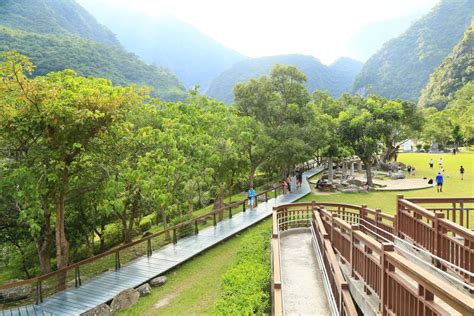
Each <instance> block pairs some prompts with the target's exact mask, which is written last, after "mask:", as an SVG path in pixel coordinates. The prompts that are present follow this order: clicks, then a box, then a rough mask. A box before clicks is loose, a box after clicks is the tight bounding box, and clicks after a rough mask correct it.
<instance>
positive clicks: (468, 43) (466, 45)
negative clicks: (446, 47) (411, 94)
mask: <svg viewBox="0 0 474 316" xmlns="http://www.w3.org/2000/svg"><path fill="white" fill-rule="evenodd" d="M471 81H474V20H473V21H472V23H471V26H470V27H469V29H467V31H466V33H465V34H464V38H463V39H462V41H461V42H459V44H458V45H456V47H454V49H453V51H452V52H451V53H450V54H449V55H448V57H446V59H445V60H444V61H443V63H442V64H441V65H440V66H439V67H438V68H437V69H436V71H435V72H434V73H433V74H431V76H430V80H429V81H428V84H427V85H426V87H425V88H424V89H423V92H422V93H421V97H420V100H419V102H418V104H419V105H420V106H423V107H429V106H433V107H436V108H438V109H443V108H444V107H445V106H446V104H448V103H449V102H450V101H451V100H452V99H453V98H454V94H455V93H456V91H458V90H459V89H461V88H462V87H463V86H464V85H465V84H467V83H468V82H471Z"/></svg>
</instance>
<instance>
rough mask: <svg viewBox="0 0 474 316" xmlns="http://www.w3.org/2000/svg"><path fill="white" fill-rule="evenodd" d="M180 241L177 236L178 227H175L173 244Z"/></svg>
mask: <svg viewBox="0 0 474 316" xmlns="http://www.w3.org/2000/svg"><path fill="white" fill-rule="evenodd" d="M177 243H178V236H176V228H173V244H175V245H176V244H177Z"/></svg>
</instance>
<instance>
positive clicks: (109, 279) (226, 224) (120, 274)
mask: <svg viewBox="0 0 474 316" xmlns="http://www.w3.org/2000/svg"><path fill="white" fill-rule="evenodd" d="M322 170H323V168H322V167H319V168H315V169H311V170H309V171H307V172H305V173H304V174H303V175H304V178H305V179H306V177H312V176H313V175H315V174H317V173H319V172H321V171H322ZM293 180H294V179H293ZM292 187H293V188H294V187H295V186H294V183H293V186H292ZM310 192H311V188H310V186H309V183H308V181H306V180H304V181H303V184H302V187H301V189H299V190H298V191H294V193H290V194H286V195H280V196H278V197H277V198H276V199H275V198H272V199H269V200H268V202H260V204H258V206H257V207H256V208H255V209H253V210H247V212H244V213H242V212H240V213H238V214H235V215H234V216H233V217H232V218H231V219H226V220H224V221H222V222H219V223H218V224H217V225H216V226H211V227H208V228H205V229H203V230H201V231H200V232H199V234H198V235H194V236H189V237H185V238H182V239H179V240H178V243H177V244H176V245H173V244H170V245H167V246H165V247H163V248H161V249H160V250H158V251H155V252H154V253H153V254H152V256H151V257H150V258H148V257H146V256H144V257H142V258H139V259H137V260H134V261H132V262H131V263H129V264H127V265H124V266H122V268H121V269H120V270H117V271H111V272H106V273H104V274H102V275H100V276H98V277H96V278H93V279H92V280H90V281H89V282H87V283H84V284H83V285H82V286H80V287H77V288H71V289H67V290H65V291H63V292H60V293H58V294H55V295H53V296H50V297H48V298H47V299H45V300H44V302H43V303H41V304H39V305H29V306H24V307H20V308H18V309H15V310H4V311H0V315H1V316H5V315H80V314H82V313H84V312H87V311H88V310H90V309H92V308H94V307H96V306H98V305H100V304H102V303H105V302H108V301H110V300H111V299H113V298H114V296H115V295H117V294H118V293H120V292H121V291H123V290H125V289H128V288H133V287H137V286H139V285H140V284H142V283H145V282H147V281H148V280H150V279H152V278H154V277H156V276H158V275H162V274H164V273H165V272H167V271H168V270H170V269H172V268H174V267H176V266H178V265H179V264H181V263H183V262H184V261H186V260H188V259H190V258H192V257H194V256H195V255H197V254H199V253H201V252H203V251H204V250H206V249H208V248H210V247H212V246H214V245H215V244H217V243H219V242H221V241H223V240H225V239H227V238H229V237H231V236H232V235H235V234H236V233H238V232H240V231H242V230H244V229H245V228H247V227H249V226H252V225H254V224H256V223H258V222H260V221H261V220H263V219H264V218H266V217H268V216H270V215H271V214H272V209H273V207H274V206H278V205H281V204H286V203H292V202H294V201H296V200H298V199H300V198H302V197H304V196H305V195H307V194H308V193H310Z"/></svg>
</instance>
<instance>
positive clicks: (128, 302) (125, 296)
mask: <svg viewBox="0 0 474 316" xmlns="http://www.w3.org/2000/svg"><path fill="white" fill-rule="evenodd" d="M139 298H140V293H139V292H138V291H137V290H135V289H126V290H123V291H122V292H120V293H119V294H117V296H115V297H114V299H113V300H112V304H110V307H111V308H112V311H113V312H114V313H115V312H116V311H120V310H123V309H127V308H130V307H132V306H133V305H135V304H137V303H138V299H139Z"/></svg>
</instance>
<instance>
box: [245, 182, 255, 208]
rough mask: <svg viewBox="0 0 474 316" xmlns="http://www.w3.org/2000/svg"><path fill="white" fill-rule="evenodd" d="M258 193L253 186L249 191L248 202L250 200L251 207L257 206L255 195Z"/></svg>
mask: <svg viewBox="0 0 474 316" xmlns="http://www.w3.org/2000/svg"><path fill="white" fill-rule="evenodd" d="M256 194H257V192H255V190H254V188H252V187H251V188H250V190H249V191H248V192H247V196H248V202H249V206H250V208H253V207H254V206H255V195H256Z"/></svg>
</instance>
